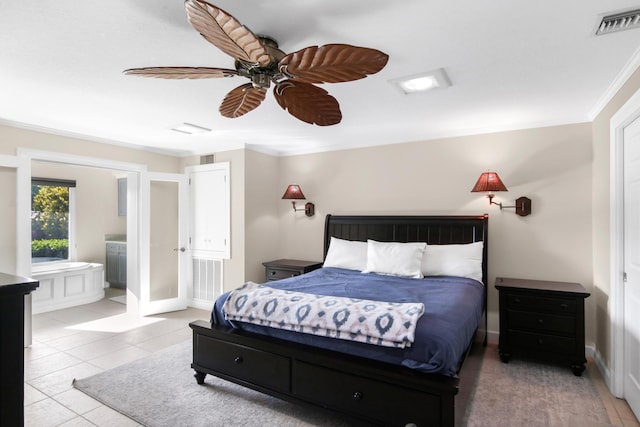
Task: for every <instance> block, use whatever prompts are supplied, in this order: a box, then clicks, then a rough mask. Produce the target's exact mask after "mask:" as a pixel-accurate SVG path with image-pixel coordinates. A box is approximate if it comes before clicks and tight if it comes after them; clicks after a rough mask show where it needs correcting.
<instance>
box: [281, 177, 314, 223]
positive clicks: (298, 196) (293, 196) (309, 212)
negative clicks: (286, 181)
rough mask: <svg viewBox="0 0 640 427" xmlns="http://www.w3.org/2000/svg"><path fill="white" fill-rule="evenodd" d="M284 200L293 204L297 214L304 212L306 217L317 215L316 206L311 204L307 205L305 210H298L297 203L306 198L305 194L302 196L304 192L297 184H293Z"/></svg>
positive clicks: (285, 194) (285, 193) (286, 192)
mask: <svg viewBox="0 0 640 427" xmlns="http://www.w3.org/2000/svg"><path fill="white" fill-rule="evenodd" d="M282 198H283V199H285V200H291V204H292V205H293V210H294V211H295V212H297V211H302V210H303V211H304V214H305V215H306V216H313V214H315V206H314V204H313V203H311V202H307V203H305V205H304V209H297V208H296V202H295V201H296V200H304V199H305V198H306V197H304V194H302V190H301V189H300V186H299V185H297V184H291V185H290V186H288V187H287V190H286V191H285V192H284V195H283V196H282Z"/></svg>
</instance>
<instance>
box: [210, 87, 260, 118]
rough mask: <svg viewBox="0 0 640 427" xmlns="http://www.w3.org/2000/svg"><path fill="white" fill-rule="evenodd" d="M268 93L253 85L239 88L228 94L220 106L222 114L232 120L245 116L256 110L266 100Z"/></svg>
mask: <svg viewBox="0 0 640 427" xmlns="http://www.w3.org/2000/svg"><path fill="white" fill-rule="evenodd" d="M266 94H267V91H266V90H265V89H260V88H254V87H253V85H252V84H251V83H247V84H244V85H242V86H238V87H237V88H235V89H233V90H232V91H231V92H229V93H228V94H227V96H225V97H224V99H223V100H222V104H220V109H219V110H220V114H222V115H223V116H224V117H228V118H230V119H235V118H236V117H240V116H243V115H245V114H247V113H248V112H249V111H252V110H255V108H256V107H257V106H258V105H260V103H261V102H262V101H263V100H264V97H265V96H266Z"/></svg>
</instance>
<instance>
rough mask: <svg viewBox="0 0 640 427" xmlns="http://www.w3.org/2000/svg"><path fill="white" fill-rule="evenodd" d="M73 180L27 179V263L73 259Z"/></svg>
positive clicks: (74, 184)
mask: <svg viewBox="0 0 640 427" xmlns="http://www.w3.org/2000/svg"><path fill="white" fill-rule="evenodd" d="M75 186H76V183H75V181H67V180H58V179H48V178H32V179H31V262H32V263H37V262H53V261H65V260H73V259H74V258H75V257H74V254H75V250H74V249H75V233H74V230H75V226H74V216H73V212H74V204H75Z"/></svg>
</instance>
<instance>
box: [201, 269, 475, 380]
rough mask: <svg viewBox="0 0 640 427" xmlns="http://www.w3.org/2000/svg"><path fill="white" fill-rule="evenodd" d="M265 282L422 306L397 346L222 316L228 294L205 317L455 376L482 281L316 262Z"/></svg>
mask: <svg viewBox="0 0 640 427" xmlns="http://www.w3.org/2000/svg"><path fill="white" fill-rule="evenodd" d="M269 286H270V287H273V288H277V289H287V290H293V291H297V292H306V293H312V294H319V295H332V296H339V297H347V298H363V299H369V300H376V301H390V302H422V303H423V304H424V306H425V312H424V314H423V315H422V317H420V319H419V321H418V324H417V326H416V333H415V342H414V343H413V345H412V346H411V347H410V348H406V349H397V348H388V347H381V346H377V345H373V344H365V343H359V342H352V341H345V340H338V339H333V338H327V337H320V336H315V335H309V334H301V333H296V332H291V331H287V330H282V329H274V328H269V327H263V326H258V325H253V324H249V323H244V322H231V321H227V320H225V318H224V315H223V314H222V306H223V305H224V302H225V301H226V299H227V297H228V295H229V294H228V293H226V294H223V295H222V296H220V298H218V300H217V301H216V303H215V305H214V308H213V311H212V314H211V323H213V324H219V325H226V326H231V327H234V328H240V329H243V330H246V331H250V332H255V333H259V334H262V335H268V336H272V337H277V338H282V339H286V340H289V341H295V342H298V343H303V344H307V345H313V346H316V347H322V348H326V349H331V350H335V351H339V352H342V353H348V354H352V355H356V356H361V357H366V358H369V359H374V360H379V361H382V362H388V363H394V364H399V365H402V366H406V367H408V368H412V369H416V370H419V371H422V372H429V373H438V374H442V375H447V376H451V377H455V376H456V370H457V367H458V362H459V361H460V359H461V358H462V356H463V354H464V352H465V350H466V348H467V346H468V345H469V342H470V341H471V338H472V337H473V335H474V333H475V331H476V329H477V328H478V326H479V325H480V320H481V318H482V312H483V299H484V289H483V285H482V284H481V283H479V282H477V281H475V280H472V279H466V278H462V277H450V276H441V277H427V278H424V279H412V278H403V277H395V276H386V275H378V274H363V273H361V272H359V271H354V270H345V269H340V268H330V267H327V268H321V269H319V270H315V271H313V272H311V273H307V274H304V275H301V276H296V277H292V278H289V279H284V280H279V281H275V282H270V283H269Z"/></svg>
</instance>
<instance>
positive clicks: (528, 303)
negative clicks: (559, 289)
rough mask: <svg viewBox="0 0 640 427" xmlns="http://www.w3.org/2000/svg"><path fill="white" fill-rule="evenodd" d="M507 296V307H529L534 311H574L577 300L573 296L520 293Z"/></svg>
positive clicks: (570, 312) (522, 308)
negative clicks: (571, 297)
mask: <svg viewBox="0 0 640 427" xmlns="http://www.w3.org/2000/svg"><path fill="white" fill-rule="evenodd" d="M507 298H508V303H509V307H510V308H513V309H520V310H524V309H529V310H534V311H536V312H540V311H543V312H554V313H569V314H573V313H575V312H576V304H577V302H576V300H575V298H574V299H570V298H558V297H547V296H542V295H527V294H520V293H510V294H509V295H508V297H507Z"/></svg>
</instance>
